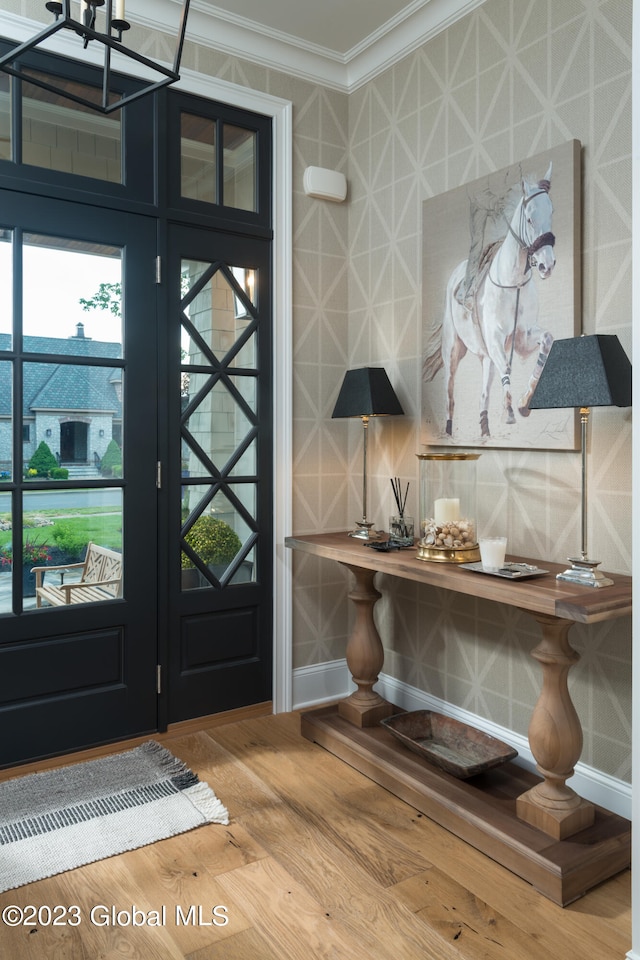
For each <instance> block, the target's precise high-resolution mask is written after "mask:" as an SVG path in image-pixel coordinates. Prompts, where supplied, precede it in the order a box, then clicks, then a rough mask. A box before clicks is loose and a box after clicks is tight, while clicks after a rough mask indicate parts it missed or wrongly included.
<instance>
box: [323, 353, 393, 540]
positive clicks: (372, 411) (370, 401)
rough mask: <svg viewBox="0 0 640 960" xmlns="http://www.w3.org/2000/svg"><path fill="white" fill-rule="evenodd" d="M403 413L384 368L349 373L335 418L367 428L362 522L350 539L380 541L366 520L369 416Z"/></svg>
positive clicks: (365, 433) (370, 523)
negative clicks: (357, 419) (355, 421)
mask: <svg viewBox="0 0 640 960" xmlns="http://www.w3.org/2000/svg"><path fill="white" fill-rule="evenodd" d="M403 413H404V410H403V409H402V406H401V405H400V401H399V400H398V398H397V397H396V395H395V393H394V390H393V387H392V386H391V384H390V382H389V378H388V376H387V374H386V371H385V370H384V368H383V367H362V368H361V369H358V370H347V372H346V373H345V375H344V380H343V381H342V386H341V387H340V393H339V394H338V399H337V400H336V405H335V407H334V410H333V413H332V414H331V417H332V419H334V420H335V419H337V418H340V417H361V418H362V426H363V428H364V453H363V467H362V520H357V521H356V526H357V529H356V530H353V531H352V532H351V533H350V534H349V536H350V537H358V538H359V539H361V540H379V539H380V534H378V533H377V532H376V531H375V530H373V529H372V528H373V522H372V521H370V520H368V519H367V435H368V431H369V418H370V417H384V416H394V415H397V414H403Z"/></svg>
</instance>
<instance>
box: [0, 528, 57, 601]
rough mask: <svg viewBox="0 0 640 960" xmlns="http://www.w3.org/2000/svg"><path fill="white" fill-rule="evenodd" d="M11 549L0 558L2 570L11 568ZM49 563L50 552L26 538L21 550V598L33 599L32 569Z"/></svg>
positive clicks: (45, 546)
mask: <svg viewBox="0 0 640 960" xmlns="http://www.w3.org/2000/svg"><path fill="white" fill-rule="evenodd" d="M12 559H13V558H12V549H11V547H7V548H6V549H5V550H4V551H3V553H2V557H0V564H1V565H2V568H3V569H7V568H10V567H11V563H12ZM50 562H51V550H50V548H49V546H48V545H47V544H46V543H45V542H44V541H42V542H38V541H37V540H30V539H29V537H28V536H27V537H26V539H25V541H24V545H23V548H22V596H23V597H35V595H36V577H35V574H34V573H31V568H32V567H41V566H43V565H45V564H47V563H50Z"/></svg>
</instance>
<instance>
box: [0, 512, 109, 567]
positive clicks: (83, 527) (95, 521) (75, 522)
mask: <svg viewBox="0 0 640 960" xmlns="http://www.w3.org/2000/svg"><path fill="white" fill-rule="evenodd" d="M34 517H45V518H46V519H48V520H52V521H53V525H52V526H45V527H36V526H31V524H32V523H33V519H34ZM8 519H10V518H9V516H8V515H7V514H0V520H8ZM24 527H25V529H24V531H23V540H24V539H26V538H27V537H28V538H29V541H30V542H32V543H34V542H35V543H38V544H46V545H47V546H48V547H56V546H58V545H60V546H62V542H60V544H59V543H58V540H57V539H56V537H55V533H56V531H57V532H58V533H59V534H60V533H61V532H62V529H61V528H63V529H64V533H65V539H66V540H67V541H69V540H73V541H75V542H76V543H79V544H87V543H89V541H94V542H95V543H99V544H101V545H102V546H103V547H111V548H112V549H113V550H122V514H121V513H120V512H114V511H113V508H110V507H78V508H77V509H72V510H67V509H65V512H64V516H60V514H59V511H55V510H38V511H37V513H35V514H30V513H25V515H24ZM12 540H13V531H12V530H0V550H2V549H4V548H6V547H7V546H8V545H10V544H11V542H12ZM82 555H84V550H83V551H82Z"/></svg>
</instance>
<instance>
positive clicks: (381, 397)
mask: <svg viewBox="0 0 640 960" xmlns="http://www.w3.org/2000/svg"><path fill="white" fill-rule="evenodd" d="M403 413H404V410H403V409H402V406H401V405H400V401H399V400H398V398H397V397H396V395H395V393H394V390H393V387H392V386H391V383H390V382H389V378H388V376H387V374H386V371H385V370H384V368H383V367H362V368H361V369H359V370H347V372H346V373H345V375H344V380H343V381H342V386H341V387H340V393H339V394H338V399H337V401H336V405H335V407H334V410H333V413H332V414H331V417H332V419H334V420H335V419H337V418H339V417H381V416H385V415H386V416H393V415H394V414H396V415H397V414H403Z"/></svg>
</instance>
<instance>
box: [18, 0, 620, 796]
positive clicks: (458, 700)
mask: <svg viewBox="0 0 640 960" xmlns="http://www.w3.org/2000/svg"><path fill="white" fill-rule="evenodd" d="M5 7H6V9H7V10H11V8H13V10H14V11H15V12H16V13H19V14H22V15H26V16H33V17H39V16H41V13H40V11H39V10H38V12H37V13H36V11H35V8H33V6H32V5H30V4H25V3H24V2H23V0H6V3H5ZM143 52H147V53H149V55H151V56H163V58H164V59H171V54H170V52H169V51H168V50H165V49H164V47H163V39H162V37H161V36H159V35H158V34H155V35H150V38H149V44H148V48H147V50H146V51H143ZM183 66H184V67H185V68H188V69H190V70H196V71H198V72H200V73H202V74H205V75H215V76H217V77H219V78H221V79H224V80H228V81H230V82H232V83H235V84H239V85H241V86H246V87H249V88H252V89H255V90H260V91H264V92H266V93H271V94H273V95H274V96H278V97H282V98H285V99H287V100H290V101H291V102H292V104H293V124H294V138H293V149H294V157H293V163H294V170H293V173H294V195H293V229H294V238H293V257H294V263H293V284H294V286H293V305H294V317H293V327H294V329H293V338H294V342H293V352H294V370H293V378H294V381H293V389H294V424H293V444H294V447H293V449H294V478H293V479H294V518H293V522H294V529H293V532H294V533H311V532H316V531H320V530H326V531H329V530H345V529H347V528H349V527H351V526H352V525H353V523H354V521H355V520H356V519H357V518H358V517H359V516H360V514H361V509H362V504H361V502H360V491H361V482H362V460H361V458H362V445H361V444H362V436H361V434H362V428H361V426H360V424H359V422H358V423H351V422H349V421H332V420H331V412H332V409H333V405H334V402H335V398H336V396H337V392H338V389H339V386H340V383H341V381H342V377H343V374H344V371H345V370H346V369H347V368H348V367H354V366H361V365H384V366H385V368H386V370H387V372H388V374H389V377H390V379H391V382H392V383H393V385H394V387H395V389H396V392H397V393H398V396H399V397H400V400H401V402H402V404H403V407H404V410H405V414H406V416H404V417H398V418H389V420H386V421H384V422H382V421H374V422H373V423H372V425H371V428H370V430H369V513H370V514H371V516H372V518H373V519H374V520H375V522H376V524H377V525H379V526H384V525H386V523H387V519H386V518H387V517H388V515H389V513H390V511H391V509H392V493H391V489H390V484H389V479H388V478H389V477H390V476H400V477H401V478H402V480H403V482H406V481H409V482H410V484H411V487H410V495H409V501H408V508H409V511H410V512H411V513H413V515H414V516H417V515H418V503H417V491H418V470H417V463H418V462H417V460H416V456H415V455H416V453H418V452H421V450H422V448H421V447H420V422H419V421H420V368H421V356H420V354H421V314H422V303H421V266H420V264H421V248H422V237H421V209H422V203H423V201H424V200H426V199H428V198H429V197H433V196H436V195H438V194H440V193H443V192H444V191H446V190H451V189H453V188H454V187H458V186H460V185H463V184H465V183H467V182H469V181H472V180H475V179H476V178H478V177H480V176H482V175H483V174H484V173H485V172H487V171H494V170H499V169H500V168H502V167H504V166H507V165H509V164H511V163H513V162H514V161H516V160H518V159H521V158H522V157H526V156H532V155H534V154H536V153H540V152H542V151H544V150H548V149H549V148H551V147H554V146H557V145H559V144H562V143H565V142H566V141H568V140H571V139H576V140H579V141H580V142H581V144H582V222H583V236H582V306H583V319H582V329H583V332H585V333H615V334H617V335H618V337H619V338H620V341H621V343H622V345H623V347H624V348H625V350H626V351H627V353H628V354H629V356H631V234H632V224H631V3H630V2H627V0H535V2H534V0H485V3H484V4H482V5H481V6H480V7H478V8H477V9H476V10H474V11H473V12H472V13H470V14H469V15H467V16H466V17H464V18H463V19H461V20H460V21H458V22H457V23H455V24H454V25H453V26H451V27H449V28H448V29H447V30H446V31H444V32H442V33H441V34H439V35H438V36H436V37H435V38H433V39H432V40H430V41H429V42H428V43H426V44H425V45H424V46H422V47H421V48H419V49H417V50H416V51H414V52H412V53H410V54H408V55H407V57H406V58H405V59H403V60H402V61H400V62H399V63H397V64H396V65H395V66H393V67H390V68H389V69H388V70H387V71H385V72H384V73H382V74H380V75H379V76H378V77H376V78H375V79H373V80H370V81H369V82H367V83H366V84H365V85H363V86H362V87H360V88H359V89H358V90H356V91H355V92H353V93H351V94H350V95H348V96H347V95H346V94H343V93H339V92H336V91H333V90H330V89H326V88H323V87H321V86H318V85H316V84H313V83H309V82H307V81H304V80H300V79H297V78H293V77H288V76H286V75H285V74H282V73H279V72H278V71H275V70H272V69H269V68H266V67H262V66H260V65H258V64H255V63H249V62H247V61H243V60H240V59H238V58H236V57H232V56H224V55H221V54H220V53H219V52H214V51H212V50H210V49H208V48H205V47H201V46H198V45H197V44H195V43H191V42H187V44H186V45H185V51H184V56H183ZM309 165H318V166H326V167H330V168H332V169H336V170H341V171H342V172H344V173H345V174H346V176H347V180H348V184H349V192H348V198H347V202H346V203H344V204H341V205H339V204H332V203H327V202H323V201H319V200H314V199H310V198H308V197H305V196H304V194H303V191H302V174H303V171H304V169H305V167H307V166H309ZM588 471H589V472H588V485H589V554H590V555H591V556H596V557H598V558H599V559H600V560H601V561H602V567H603V569H606V570H609V571H613V572H616V571H617V572H622V573H630V572H631V411H630V410H619V409H617V408H612V409H609V408H600V409H597V410H595V411H594V412H593V414H592V417H591V441H590V449H589V459H588ZM478 484H479V486H478V494H479V496H478V522H479V524H480V525H481V524H484V523H489V522H490V521H491V520H492V518H493V517H494V516H497V515H500V516H501V517H502V518H506V527H507V533H508V537H509V549H511V550H513V551H514V552H516V553H520V554H523V555H525V556H528V557H531V558H537V559H547V560H553V561H557V562H563V561H564V559H565V557H567V556H569V555H573V554H574V553H575V551H576V550H578V549H579V546H580V503H579V499H580V498H579V486H580V454H579V453H576V452H558V451H553V452H549V451H528V450H526V451H523V450H516V451H509V450H503V449H493V450H485V451H484V452H483V453H482V456H481V458H480V460H479V463H478ZM293 562H294V584H293V587H294V666H295V667H300V666H306V665H312V664H320V663H323V662H326V661H331V660H335V659H340V658H342V657H344V649H345V641H346V637H347V635H348V631H349V622H348V620H349V616H350V611H349V604H348V602H347V598H346V594H347V591H348V587H349V583H348V580H347V578H346V575H345V574H344V573H343V572H342V570H341V568H340V567H339V566H338V565H337V564H334V563H328V562H326V561H318V560H315V559H314V558H312V557H301V556H300V555H299V554H297V553H296V554H294V557H293ZM384 592H385V596H384V599H383V600H381V601H380V602H379V603H378V604H377V605H376V617H377V620H378V623H379V627H380V632H381V635H382V637H383V642H384V644H385V665H384V670H385V672H386V673H388V674H391V675H392V676H394V677H396V678H397V679H399V680H402V681H405V682H406V683H408V684H411V685H412V686H415V687H417V688H419V689H422V690H425V691H428V692H430V693H432V694H433V695H434V696H436V697H441V698H443V699H446V700H447V701H449V702H450V703H453V704H455V705H456V706H459V707H461V708H464V709H466V710H468V711H470V712H471V713H475V714H477V715H478V716H479V717H485V718H487V719H489V720H491V721H493V722H495V723H497V724H501V725H503V726H504V727H507V728H509V729H512V730H514V731H516V732H518V733H519V734H522V735H526V732H527V726H528V722H529V717H530V715H531V710H532V708H533V705H534V703H535V700H536V699H537V695H538V691H539V687H540V676H539V667H538V664H536V663H535V661H533V660H532V658H531V655H530V652H531V650H532V648H533V647H534V646H535V645H536V642H537V640H538V636H539V634H538V628H537V624H536V623H535V621H533V619H532V618H530V617H529V616H527V615H526V614H524V613H520V612H518V611H517V610H513V609H509V608H502V607H500V606H499V605H498V604H492V603H489V602H487V601H483V600H482V599H477V600H473V599H469V600H468V601H467V602H466V603H465V604H464V605H463V604H461V598H460V597H458V596H454V595H452V594H448V593H446V592H441V591H438V590H435V589H430V588H424V587H420V586H418V585H415V584H409V583H402V582H391V583H389V584H385V591H384ZM570 640H571V643H572V645H573V646H574V648H575V649H576V650H577V651H578V653H579V654H580V656H581V660H580V662H579V663H578V664H577V665H576V666H575V667H574V668H573V669H572V670H571V673H570V680H569V683H570V688H571V695H572V698H573V701H574V703H575V705H576V709H577V710H578V713H579V715H580V719H581V722H582V726H583V731H584V749H583V753H582V757H581V759H582V761H583V762H585V763H587V764H590V765H591V766H593V767H595V768H597V769H599V770H602V771H603V772H605V773H607V774H610V775H612V776H614V777H618V778H620V779H621V780H627V781H628V780H630V769H631V756H630V754H631V750H630V744H631V669H630V665H631V624H630V621H629V620H626V619H625V620H619V621H612V622H610V623H603V624H598V625H594V626H591V627H583V626H580V625H576V626H574V627H573V628H572V631H571V634H570Z"/></svg>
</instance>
